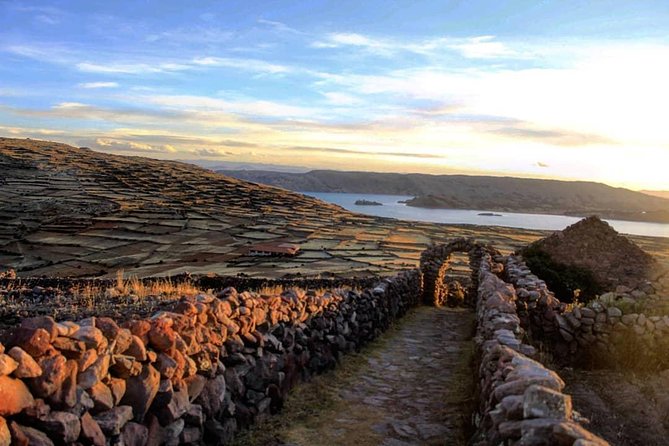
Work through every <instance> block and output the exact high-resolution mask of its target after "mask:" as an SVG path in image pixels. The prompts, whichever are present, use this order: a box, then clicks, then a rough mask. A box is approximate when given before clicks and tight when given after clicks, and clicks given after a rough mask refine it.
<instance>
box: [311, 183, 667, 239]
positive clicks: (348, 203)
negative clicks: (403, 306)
mask: <svg viewBox="0 0 669 446" xmlns="http://www.w3.org/2000/svg"><path fill="white" fill-rule="evenodd" d="M302 193H303V194H305V195H309V196H311V197H316V198H319V199H321V200H323V201H327V202H330V203H334V204H338V205H339V206H341V207H343V208H345V209H348V210H350V211H354V212H358V213H361V214H367V215H375V216H377V217H390V218H397V219H399V220H409V221H425V222H430V223H450V224H470V225H485V226H507V227H510V228H524V229H541V230H549V231H559V230H562V229H564V228H566V227H567V226H569V225H571V224H573V223H576V222H577V221H579V220H580V218H579V217H568V216H564V215H547V214H521V213H516V212H497V211H495V212H494V213H495V214H501V216H499V217H497V216H484V215H479V214H480V213H482V212H492V211H489V210H485V209H470V210H465V209H425V208H417V207H411V206H407V205H405V204H403V203H399V201H402V200H408V199H410V198H413V197H411V196H405V195H375V194H343V193H325V192H302ZM357 200H369V201H376V202H379V203H382V204H383V206H357V205H356V204H355V202H356V201H357ZM606 221H607V222H608V223H609V224H610V225H611V226H613V227H614V228H615V229H616V231H618V232H621V233H624V234H635V235H647V236H653V237H669V224H662V223H643V222H634V221H621V220H606Z"/></svg>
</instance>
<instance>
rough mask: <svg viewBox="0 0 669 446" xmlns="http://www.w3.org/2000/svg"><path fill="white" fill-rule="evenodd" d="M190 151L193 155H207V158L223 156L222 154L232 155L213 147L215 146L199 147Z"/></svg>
mask: <svg viewBox="0 0 669 446" xmlns="http://www.w3.org/2000/svg"><path fill="white" fill-rule="evenodd" d="M191 152H192V153H193V154H194V155H197V156H203V157H207V158H217V157H224V156H230V155H234V154H233V153H232V152H227V151H225V150H222V149H215V148H200V149H195V150H191Z"/></svg>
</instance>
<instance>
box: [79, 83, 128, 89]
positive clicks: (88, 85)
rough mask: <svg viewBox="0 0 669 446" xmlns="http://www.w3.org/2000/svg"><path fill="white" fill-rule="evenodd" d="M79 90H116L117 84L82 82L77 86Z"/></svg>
mask: <svg viewBox="0 0 669 446" xmlns="http://www.w3.org/2000/svg"><path fill="white" fill-rule="evenodd" d="M78 87H79V88H86V89H93V88H117V87H118V82H84V83H81V84H79V85H78Z"/></svg>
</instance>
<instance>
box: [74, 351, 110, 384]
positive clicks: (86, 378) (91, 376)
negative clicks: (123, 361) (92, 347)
mask: <svg viewBox="0 0 669 446" xmlns="http://www.w3.org/2000/svg"><path fill="white" fill-rule="evenodd" d="M110 361H111V357H110V356H109V355H102V356H98V359H97V360H96V361H95V363H93V365H92V366H90V367H88V368H87V369H86V371H84V372H81V373H79V375H78V376H77V382H78V384H79V386H80V387H81V388H82V389H90V388H91V387H93V386H94V385H95V384H96V383H98V382H100V381H102V379H103V378H105V377H106V376H107V373H109V363H110Z"/></svg>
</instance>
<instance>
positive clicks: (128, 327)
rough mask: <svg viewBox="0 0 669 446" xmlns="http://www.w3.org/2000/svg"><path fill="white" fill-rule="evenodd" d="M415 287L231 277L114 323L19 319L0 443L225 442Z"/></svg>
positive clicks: (381, 323) (1, 382)
mask: <svg viewBox="0 0 669 446" xmlns="http://www.w3.org/2000/svg"><path fill="white" fill-rule="evenodd" d="M421 293H422V288H421V275H420V273H419V271H418V270H413V271H407V272H404V273H401V274H398V275H397V276H395V277H393V278H389V279H384V280H382V281H381V282H379V283H378V284H377V285H376V286H375V287H374V288H371V289H367V290H365V291H362V292H356V291H350V290H334V291H331V292H313V291H309V292H303V291H300V290H290V291H286V292H284V293H282V294H281V295H273V296H265V295H258V294H254V293H249V292H242V293H239V292H237V291H236V290H235V289H232V288H230V289H226V290H224V291H223V292H221V293H220V294H218V296H213V295H207V294H200V295H197V296H193V297H184V298H182V299H181V300H180V301H179V302H178V304H176V305H175V306H174V308H172V309H171V310H170V311H160V312H158V313H156V314H154V315H153V316H152V317H151V318H148V319H138V320H131V321H127V322H124V323H122V324H120V325H119V324H117V323H116V322H115V321H114V320H112V319H110V318H105V317H91V318H87V319H84V320H80V321H78V322H76V323H75V322H67V321H66V322H55V321H54V320H53V319H52V318H50V317H35V318H31V319H24V320H23V321H22V323H21V325H20V326H19V327H16V328H15V329H14V330H12V332H11V335H10V336H9V337H8V338H7V339H6V342H5V343H4V345H3V344H0V446H5V445H9V444H10V443H11V444H18V445H40V446H50V445H54V444H83V445H96V446H104V445H107V444H115V445H138V446H143V445H154V444H155V445H161V444H165V445H177V444H202V443H208V444H225V443H227V442H229V441H230V439H231V438H232V436H233V435H234V434H235V432H236V431H238V430H239V429H241V428H244V427H246V426H248V425H249V424H251V423H253V422H255V421H257V420H259V419H262V418H263V417H265V416H267V415H268V414H270V413H273V412H276V411H277V410H279V409H280V407H281V406H282V404H283V400H284V397H285V396H286V394H287V392H288V390H289V389H290V388H291V387H293V386H294V385H295V384H296V383H298V382H299V381H300V380H301V379H304V378H306V377H308V376H309V375H311V374H313V373H319V372H321V371H323V370H326V369H329V368H331V367H333V366H334V365H335V363H336V362H337V361H338V360H339V358H340V357H341V356H342V355H343V354H345V353H347V352H350V351H354V350H358V349H359V348H360V347H361V346H362V345H364V344H365V343H367V342H369V341H370V340H372V339H374V338H375V337H376V336H378V335H379V334H380V333H381V332H382V331H383V330H385V329H386V328H388V326H389V325H390V323H391V322H392V321H393V320H395V319H396V318H398V317H401V316H402V315H403V314H404V313H405V312H406V311H407V310H408V309H409V308H410V307H412V306H414V305H416V304H418V302H419V300H420V297H421Z"/></svg>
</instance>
